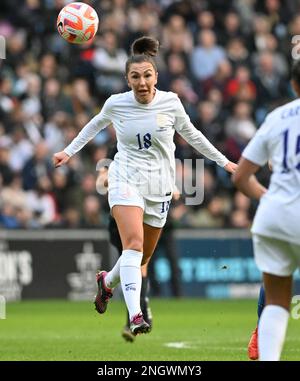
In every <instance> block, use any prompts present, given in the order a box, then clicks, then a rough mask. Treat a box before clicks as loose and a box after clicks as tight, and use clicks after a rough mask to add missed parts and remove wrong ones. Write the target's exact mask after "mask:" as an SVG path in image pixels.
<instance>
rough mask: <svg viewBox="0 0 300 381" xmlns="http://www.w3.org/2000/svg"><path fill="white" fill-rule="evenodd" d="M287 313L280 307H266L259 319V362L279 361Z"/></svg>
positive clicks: (287, 318) (286, 323)
mask: <svg viewBox="0 0 300 381" xmlns="http://www.w3.org/2000/svg"><path fill="white" fill-rule="evenodd" d="M288 320H289V312H288V311H287V310H286V309H285V308H283V307H280V306H275V305H267V306H266V307H265V308H264V310H263V312H262V315H261V317H260V319H259V325H258V351H259V360H260V361H279V360H280V355H281V351H282V346H283V343H284V339H285V333H286V329H287V325H288Z"/></svg>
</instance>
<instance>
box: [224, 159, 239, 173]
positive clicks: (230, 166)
mask: <svg viewBox="0 0 300 381" xmlns="http://www.w3.org/2000/svg"><path fill="white" fill-rule="evenodd" d="M224 169H225V170H226V171H227V172H229V173H234V172H235V171H236V169H237V164H235V163H233V162H232V161H229V162H228V163H227V164H226V165H225V167H224Z"/></svg>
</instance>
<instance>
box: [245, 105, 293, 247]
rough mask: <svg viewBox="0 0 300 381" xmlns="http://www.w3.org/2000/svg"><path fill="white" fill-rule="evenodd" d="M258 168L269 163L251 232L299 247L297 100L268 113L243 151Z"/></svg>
mask: <svg viewBox="0 0 300 381" xmlns="http://www.w3.org/2000/svg"><path fill="white" fill-rule="evenodd" d="M243 157H245V158H246V159H248V160H250V161H252V162H253V163H255V164H258V165H260V166H263V165H265V164H266V163H267V162H268V160H270V161H271V163H272V171H273V174H272V176H271V181H270V186H269V189H268V191H267V192H266V193H265V194H264V196H263V197H262V198H261V200H260V204H259V207H258V209H257V212H256V215H255V218H254V222H253V226H252V233H254V234H260V235H263V236H267V237H272V238H277V239H281V240H284V241H289V242H293V243H296V244H300V223H299V216H300V100H299V99H297V100H295V101H293V102H290V103H288V104H286V105H284V106H281V107H278V108H277V109H276V110H274V111H273V112H271V113H270V114H269V115H268V116H267V118H266V120H265V122H264V123H263V124H262V126H261V127H260V128H259V130H258V131H257V133H256V135H255V136H254V138H253V139H252V140H251V142H250V143H249V144H248V146H247V147H246V148H245V150H244V152H243Z"/></svg>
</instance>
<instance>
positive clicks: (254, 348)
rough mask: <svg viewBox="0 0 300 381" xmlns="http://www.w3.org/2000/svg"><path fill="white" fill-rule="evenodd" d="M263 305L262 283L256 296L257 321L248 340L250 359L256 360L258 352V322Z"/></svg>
mask: <svg viewBox="0 0 300 381" xmlns="http://www.w3.org/2000/svg"><path fill="white" fill-rule="evenodd" d="M264 307H265V289H264V286H263V285H262V286H261V287H260V291H259V297H258V302H257V316H258V321H257V326H256V328H255V330H254V331H253V332H252V334H251V338H250V341H249V343H248V357H249V359H250V360H258V357H259V354H258V323H259V319H260V316H261V314H262V311H263V309H264Z"/></svg>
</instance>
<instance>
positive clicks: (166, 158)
mask: <svg viewBox="0 0 300 381" xmlns="http://www.w3.org/2000/svg"><path fill="white" fill-rule="evenodd" d="M110 123H113V126H114V128H115V130H116V136H117V148H118V153H117V154H116V155H115V157H114V162H113V163H112V164H111V165H110V168H109V177H108V183H109V188H111V187H113V186H115V185H116V184H117V183H129V184H131V185H134V186H137V187H138V189H139V191H140V192H141V194H142V195H143V196H144V197H145V198H146V199H148V200H151V201H157V202H160V201H164V200H169V199H170V198H171V197H172V192H173V188H174V184H175V157H174V151H175V144H174V142H173V138H174V133H175V130H176V131H177V132H178V133H179V134H180V135H181V136H182V137H183V138H184V139H185V140H186V141H187V142H188V143H189V144H191V145H192V146H193V147H194V148H195V149H196V150H198V151H199V152H200V153H201V154H203V155H205V156H206V157H208V158H209V159H211V160H213V161H216V162H217V163H218V164H219V165H220V166H222V167H224V166H225V165H226V164H227V163H228V159H226V157H225V156H224V155H222V154H221V153H220V152H219V151H218V150H217V149H216V148H215V147H214V146H213V145H212V144H211V143H210V142H209V141H208V140H207V139H206V138H205V137H204V135H203V134H202V133H201V132H200V131H198V130H197V129H196V128H195V127H194V126H193V124H192V123H191V121H190V118H189V116H188V115H187V114H186V112H185V110H184V108H183V105H182V103H181V102H180V100H179V98H178V96H177V95H176V94H174V93H172V92H165V91H159V90H156V93H155V96H154V98H153V100H152V101H151V102H150V103H148V104H141V103H139V102H138V101H137V100H136V99H135V96H134V93H133V91H128V92H125V93H121V94H115V95H112V96H111V97H110V98H108V99H107V101H106V102H105V104H104V106H103V108H102V110H101V112H100V113H99V114H98V115H96V116H95V117H94V118H93V119H92V120H91V121H90V122H89V123H88V124H87V125H86V126H85V127H84V128H83V129H82V131H81V132H80V133H79V134H78V136H77V137H76V138H75V139H74V140H73V141H72V142H71V144H70V145H69V146H68V147H67V148H66V149H65V150H64V151H65V152H66V153H67V154H68V155H69V156H72V155H74V154H75V153H76V152H78V151H79V150H80V149H81V148H82V147H83V146H84V145H85V144H86V143H87V142H88V141H89V140H91V139H92V138H93V137H94V136H95V135H96V134H97V133H98V132H99V131H100V130H102V129H103V128H105V127H106V126H107V125H109V124H110Z"/></svg>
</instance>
